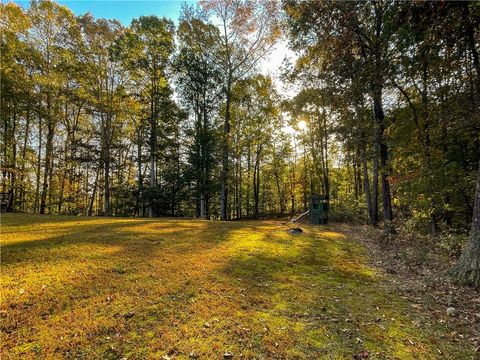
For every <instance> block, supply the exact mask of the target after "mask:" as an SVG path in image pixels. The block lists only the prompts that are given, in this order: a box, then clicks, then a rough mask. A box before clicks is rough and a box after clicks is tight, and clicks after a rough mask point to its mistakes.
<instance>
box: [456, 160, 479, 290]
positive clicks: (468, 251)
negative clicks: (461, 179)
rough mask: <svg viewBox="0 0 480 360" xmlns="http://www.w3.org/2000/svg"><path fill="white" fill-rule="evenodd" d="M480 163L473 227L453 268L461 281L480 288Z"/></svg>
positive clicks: (457, 278)
mask: <svg viewBox="0 0 480 360" xmlns="http://www.w3.org/2000/svg"><path fill="white" fill-rule="evenodd" d="M478 165H479V166H478V173H477V185H476V190H475V198H474V206H473V219H472V229H471V231H470V236H469V240H468V243H467V245H466V246H465V248H464V249H463V252H462V255H461V256H460V260H459V261H458V263H457V265H456V266H455V267H454V268H453V269H452V270H451V275H452V277H453V278H454V279H455V280H457V281H458V282H459V283H462V284H466V285H472V286H474V287H476V288H480V162H479V164H478Z"/></svg>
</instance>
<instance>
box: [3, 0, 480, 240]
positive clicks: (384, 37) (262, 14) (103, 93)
mask: <svg viewBox="0 0 480 360" xmlns="http://www.w3.org/2000/svg"><path fill="white" fill-rule="evenodd" d="M1 17H2V19H1V32H2V39H1V56H2V64H1V76H2V82H1V91H2V96H1V117H2V130H1V131H2V168H1V170H2V180H1V181H2V185H1V186H2V191H3V193H4V196H5V197H6V198H7V200H8V201H7V202H8V204H7V205H6V207H7V210H8V211H25V212H34V213H41V214H43V213H51V214H85V215H115V216H163V215H167V216H196V217H202V218H211V217H219V218H222V219H238V218H258V217H267V216H282V215H287V214H293V213H298V212H300V211H303V210H304V209H305V208H306V207H307V206H308V201H309V199H308V197H309V195H310V194H311V193H313V192H319V193H324V194H327V195H329V197H330V202H331V209H332V215H333V217H335V218H338V219H349V220H352V219H356V220H359V221H368V222H370V223H371V224H374V225H375V224H377V223H380V222H383V224H384V228H385V231H386V232H387V233H394V232H395V227H396V226H398V225H399V224H398V223H396V221H395V220H396V219H401V220H402V221H401V225H402V226H407V227H411V228H413V229H415V230H416V231H425V232H427V231H428V232H430V233H431V234H432V235H435V234H437V233H438V232H439V231H441V230H444V229H446V228H449V229H453V230H455V231H459V232H462V231H464V230H465V229H467V228H468V226H469V224H470V223H471V219H472V214H473V212H474V207H473V203H474V201H473V200H474V193H475V181H476V173H477V169H478V164H479V158H480V142H479V129H480V115H479V106H478V104H479V89H480V80H479V75H480V67H479V59H478V48H479V31H478V29H479V22H480V20H479V18H480V9H479V6H478V4H476V3H473V2H471V3H467V2H459V3H445V2H334V1H328V2H323V1H290V0H287V1H284V2H283V3H281V4H280V3H278V2H276V1H258V2H257V1H256V2H250V1H214V0H211V1H201V2H200V4H199V5H198V6H195V7H188V6H185V7H184V8H183V10H182V13H181V16H180V20H179V23H178V26H176V27H175V26H174V24H173V22H171V21H170V20H167V19H160V18H158V17H155V16H145V17H140V18H139V19H135V20H133V21H132V23H131V25H130V26H129V27H124V26H122V25H121V24H120V23H118V22H117V21H112V20H105V19H94V18H93V17H92V16H91V15H89V14H86V15H83V16H78V17H77V16H74V15H73V14H72V13H71V12H70V11H69V10H68V9H67V8H66V7H63V6H61V5H58V4H57V3H55V2H51V1H34V2H32V3H31V4H30V6H29V7H28V9H22V8H21V7H19V6H18V5H16V4H14V3H6V4H2V5H1ZM282 36H285V37H284V39H287V40H288V43H289V45H290V47H291V48H292V49H293V50H294V51H295V52H296V54H297V56H298V57H297V59H296V61H295V63H294V64H286V66H285V67H284V69H283V81H284V85H285V87H292V88H295V89H298V93H297V94H296V95H295V96H293V97H292V98H288V97H287V95H283V94H281V92H280V91H279V90H278V86H277V84H276V83H275V82H274V81H273V80H272V79H271V78H270V77H269V76H265V75H262V74H261V73H260V72H259V64H261V62H262V60H263V59H265V57H266V56H267V55H268V54H269V52H270V51H271V50H272V48H273V46H275V43H276V42H278V41H279V40H280V39H281V38H282ZM282 41H285V40H282Z"/></svg>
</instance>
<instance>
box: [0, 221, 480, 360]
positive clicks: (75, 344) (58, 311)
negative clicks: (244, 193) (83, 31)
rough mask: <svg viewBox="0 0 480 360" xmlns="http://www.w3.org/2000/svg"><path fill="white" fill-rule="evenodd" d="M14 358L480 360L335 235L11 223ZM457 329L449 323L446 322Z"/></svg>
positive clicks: (10, 340)
mask: <svg viewBox="0 0 480 360" xmlns="http://www.w3.org/2000/svg"><path fill="white" fill-rule="evenodd" d="M1 222H2V237H1V244H2V252H1V261H2V264H1V270H2V274H1V280H2V281H1V287H2V299H1V318H0V319H1V358H2V359H29V358H31V359H39V358H41V359H49V358H59V359H101V358H106V359H122V358H125V359H150V358H151V359H168V358H176V359H188V358H198V359H222V358H223V357H224V354H225V353H226V352H229V353H231V354H233V358H234V359H242V358H243V359H352V358H353V356H354V355H359V354H360V353H361V352H362V351H363V350H366V351H368V352H369V359H473V358H474V356H475V355H474V353H473V350H470V348H469V347H468V346H467V344H466V343H463V342H452V341H450V340H448V339H449V338H450V336H449V330H448V328H447V325H446V324H445V323H441V322H435V323H432V322H428V321H427V320H424V318H423V314H422V313H421V311H419V310H416V309H415V307H412V306H411V304H410V303H408V302H406V301H405V300H403V299H402V298H400V297H399V296H397V295H396V294H395V292H394V291H393V290H392V291H388V290H387V287H386V286H384V284H383V283H384V282H385V281H383V279H382V276H381V275H379V274H378V273H377V272H376V271H375V269H372V268H371V267H369V266H368V265H367V259H366V257H367V255H366V253H365V250H364V249H363V248H362V247H361V245H359V244H358V243H356V242H355V241H352V240H350V239H347V238H345V237H344V236H343V235H342V234H340V233H338V232H336V231H335V227H334V226H331V227H310V226H303V225H302V227H303V228H304V230H305V232H304V233H303V234H300V235H291V234H288V233H287V232H286V228H287V225H285V224H282V223H280V222H273V221H271V222H269V221H262V222H229V223H222V222H207V221H186V220H169V219H154V220H148V219H138V220H134V219H114V218H85V217H60V216H58V217H54V216H28V215H13V214H6V215H3V214H2V219H1ZM445 321H446V322H448V319H446V318H445Z"/></svg>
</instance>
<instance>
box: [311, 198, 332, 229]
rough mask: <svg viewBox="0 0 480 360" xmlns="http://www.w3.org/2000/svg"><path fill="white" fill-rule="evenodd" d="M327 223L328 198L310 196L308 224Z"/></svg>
mask: <svg viewBox="0 0 480 360" xmlns="http://www.w3.org/2000/svg"><path fill="white" fill-rule="evenodd" d="M327 223H328V196H326V195H319V194H312V195H311V196H310V224H314V225H319V224H327Z"/></svg>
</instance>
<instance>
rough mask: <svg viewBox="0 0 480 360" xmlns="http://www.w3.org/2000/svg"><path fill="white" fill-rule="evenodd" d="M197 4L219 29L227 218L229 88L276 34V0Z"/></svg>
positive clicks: (223, 186)
mask: <svg viewBox="0 0 480 360" xmlns="http://www.w3.org/2000/svg"><path fill="white" fill-rule="evenodd" d="M200 6H201V7H202V8H203V9H204V10H205V12H206V13H207V14H208V15H210V16H211V17H212V18H213V19H214V21H215V22H217V21H218V24H216V25H217V26H218V27H219V29H220V32H219V33H218V34H217V37H218V39H217V41H218V44H219V49H218V51H217V52H216V53H215V54H214V56H215V61H216V63H217V65H218V66H220V68H221V70H222V73H223V76H224V84H223V91H224V95H225V108H224V110H223V111H224V126H223V134H224V136H223V146H222V171H221V180H220V181H221V194H220V217H221V219H222V220H227V219H228V218H229V214H228V177H229V155H230V142H231V139H230V126H231V124H230V118H231V100H232V88H233V85H234V84H235V83H236V82H237V81H238V80H239V79H242V78H243V77H244V76H245V75H247V74H248V73H249V72H250V71H252V70H253V69H254V67H255V65H257V64H258V62H259V61H260V59H262V58H263V57H264V56H265V55H266V54H267V53H268V52H269V51H270V50H271V49H272V47H273V45H274V44H275V41H276V40H277V38H278V37H279V35H280V28H279V22H278V3H277V2H276V1H274V0H273V1H272V0H262V1H258V2H254V1H250V0H245V1H242V0H228V1H222V0H202V1H201V2H200Z"/></svg>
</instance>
